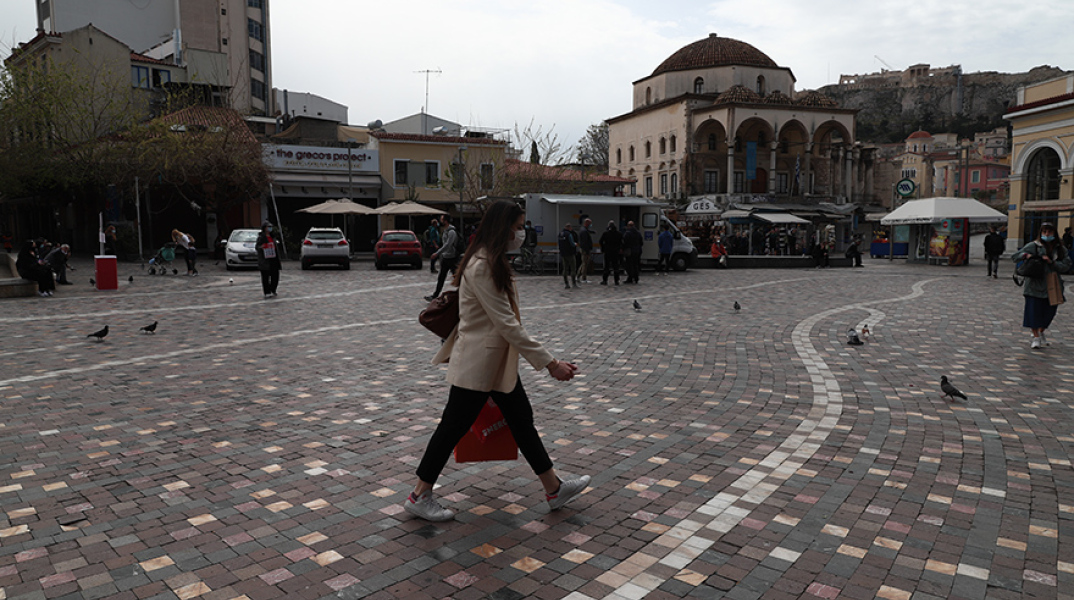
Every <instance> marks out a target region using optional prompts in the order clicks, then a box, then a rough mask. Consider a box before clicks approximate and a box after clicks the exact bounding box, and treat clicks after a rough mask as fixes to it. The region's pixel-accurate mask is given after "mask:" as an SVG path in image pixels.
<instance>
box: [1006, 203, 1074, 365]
mask: <svg viewBox="0 0 1074 600" xmlns="http://www.w3.org/2000/svg"><path fill="white" fill-rule="evenodd" d="M1030 256H1039V257H1041V259H1042V260H1043V261H1044V275H1043V276H1041V277H1026V278H1025V281H1023V282H1022V295H1023V296H1025V308H1024V309H1023V311H1022V327H1026V328H1028V329H1029V330H1030V331H1031V332H1032V333H1033V341H1032V342H1031V343H1030V345H1029V347H1030V348H1033V349H1034V350H1036V349H1038V348H1040V347H1041V346H1046V345H1048V338H1047V337H1046V336H1045V334H1044V332H1045V331H1046V330H1047V329H1048V326H1049V325H1051V324H1052V319H1054V318H1055V313H1056V311H1057V310H1058V308H1059V305H1060V304H1062V303H1063V302H1064V301H1065V299H1064V297H1063V278H1062V277H1060V276H1059V274H1060V273H1069V272H1070V265H1071V262H1070V253H1069V252H1067V249H1066V247H1064V246H1063V244H1062V242H1061V241H1060V240H1059V238H1058V236H1057V235H1056V230H1055V225H1052V224H1051V223H1043V224H1042V225H1041V226H1040V234H1039V235H1038V237H1037V239H1035V240H1033V241H1032V242H1029V243H1028V244H1026V245H1025V246H1023V247H1022V249H1021V250H1019V251H1017V252H1015V253H1014V254H1012V255H1011V260H1013V261H1014V262H1019V261H1022V260H1026V259H1027V258H1028V257H1030ZM1049 288H1051V290H1052V293H1051V294H1049ZM1053 302H1054V304H1053Z"/></svg>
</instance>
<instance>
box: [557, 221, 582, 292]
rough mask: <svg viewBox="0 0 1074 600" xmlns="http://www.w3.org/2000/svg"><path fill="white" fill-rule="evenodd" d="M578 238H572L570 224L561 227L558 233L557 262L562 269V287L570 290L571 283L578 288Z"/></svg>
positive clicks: (572, 233)
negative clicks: (561, 229)
mask: <svg viewBox="0 0 1074 600" xmlns="http://www.w3.org/2000/svg"><path fill="white" fill-rule="evenodd" d="M577 256H578V238H576V237H575V236H574V230H573V229H571V224H570V223H567V224H566V225H564V226H563V231H561V232H559V260H560V262H561V263H562V267H563V286H564V287H566V288H567V289H568V290H569V289H571V283H572V282H573V283H574V287H578V263H577V260H576V259H577Z"/></svg>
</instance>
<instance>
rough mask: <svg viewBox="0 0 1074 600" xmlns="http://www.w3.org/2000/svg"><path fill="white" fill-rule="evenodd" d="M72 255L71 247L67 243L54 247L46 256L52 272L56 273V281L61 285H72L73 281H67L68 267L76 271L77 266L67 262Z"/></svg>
mask: <svg viewBox="0 0 1074 600" xmlns="http://www.w3.org/2000/svg"><path fill="white" fill-rule="evenodd" d="M70 257H71V247H70V246H68V245H67V244H60V246H59V247H58V248H53V249H52V251H51V252H49V253H48V255H47V256H45V262H46V263H47V264H48V266H49V268H50V269H52V272H53V273H55V274H56V283H58V284H60V285H71V282H70V281H67V269H71V270H72V271H74V270H75V268H74V267H72V266H71V265H69V264H67V259H68V258H70Z"/></svg>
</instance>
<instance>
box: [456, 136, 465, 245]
mask: <svg viewBox="0 0 1074 600" xmlns="http://www.w3.org/2000/svg"><path fill="white" fill-rule="evenodd" d="M465 150H466V146H459V160H458V171H457V172H456V173H455V175H456V179H457V181H456V182H455V185H457V186H459V235H462V234H463V231H465V227H464V224H465V223H464V220H463V215H462V193H463V188H464V187H466V169H465V168H464V167H463V163H462V153H463V151H465Z"/></svg>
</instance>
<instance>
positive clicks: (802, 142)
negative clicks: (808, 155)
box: [776, 119, 809, 156]
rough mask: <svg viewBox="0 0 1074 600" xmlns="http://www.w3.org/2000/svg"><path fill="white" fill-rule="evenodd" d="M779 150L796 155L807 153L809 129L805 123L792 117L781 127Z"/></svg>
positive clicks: (781, 152) (778, 140) (782, 152)
mask: <svg viewBox="0 0 1074 600" xmlns="http://www.w3.org/2000/svg"><path fill="white" fill-rule="evenodd" d="M776 141H777V142H779V146H778V151H779V153H780V154H786V155H790V156H795V155H798V154H805V152H806V150H807V149H808V143H809V131H808V130H807V129H806V126H805V124H803V123H802V122H801V121H799V120H797V119H792V120H790V121H787V122H786V123H784V124H783V126H782V127H780V128H779V134H778V139H777V140H776Z"/></svg>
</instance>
